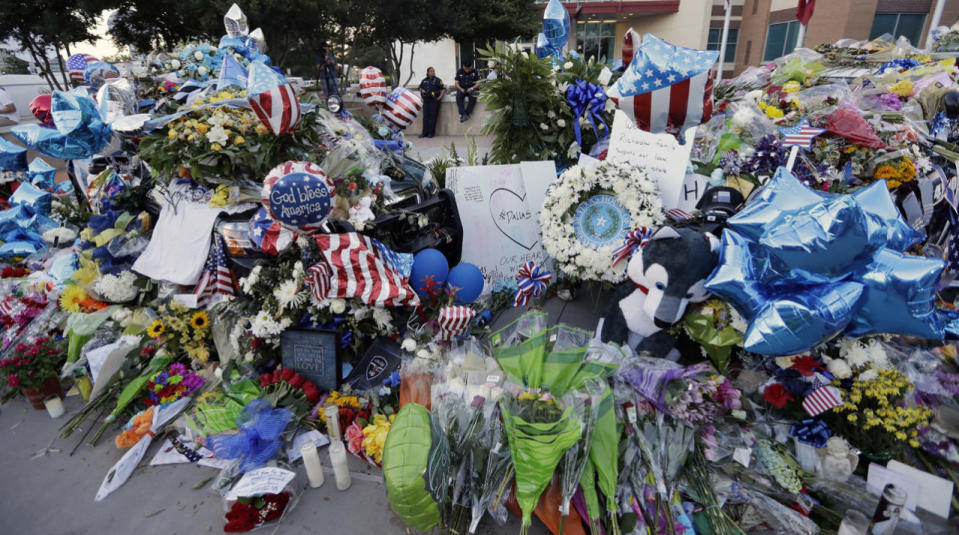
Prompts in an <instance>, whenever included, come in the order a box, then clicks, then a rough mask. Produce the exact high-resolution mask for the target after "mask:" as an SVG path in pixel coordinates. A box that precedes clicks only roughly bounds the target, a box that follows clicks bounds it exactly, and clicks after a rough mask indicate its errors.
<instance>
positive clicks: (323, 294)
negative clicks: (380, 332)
mask: <svg viewBox="0 0 959 535" xmlns="http://www.w3.org/2000/svg"><path fill="white" fill-rule="evenodd" d="M374 242H375V240H372V239H371V238H369V237H368V236H364V235H362V234H359V233H357V232H348V233H343V234H320V235H318V236H316V243H317V245H319V247H320V251H322V253H323V259H322V260H320V262H318V263H317V264H316V265H314V266H312V267H311V268H310V269H308V270H307V274H306V281H305V285H306V286H307V287H308V288H310V290H311V291H312V292H313V297H314V298H315V299H316V300H317V301H319V302H322V301H324V300H326V299H332V298H340V299H353V298H355V299H359V300H360V301H362V302H364V303H366V304H368V305H380V306H414V305H418V304H419V297H418V296H417V295H416V292H414V291H413V288H412V287H410V285H409V283H408V282H407V281H406V280H405V279H404V278H403V277H402V276H401V275H400V274H399V273H398V272H397V270H396V269H395V268H394V267H393V265H392V263H391V262H390V261H389V260H387V258H388V257H389V256H390V255H389V252H388V251H389V248H388V247H386V246H385V245H383V244H382V243H379V242H375V243H374Z"/></svg>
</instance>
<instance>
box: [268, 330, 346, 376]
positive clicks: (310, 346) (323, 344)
mask: <svg viewBox="0 0 959 535" xmlns="http://www.w3.org/2000/svg"><path fill="white" fill-rule="evenodd" d="M280 352H281V353H282V356H283V367H284V368H290V369H291V370H293V371H294V372H296V373H298V374H300V375H302V376H303V377H306V378H307V379H309V380H310V381H312V382H313V384H315V385H316V386H317V387H319V388H320V389H322V390H335V389H336V387H337V386H338V381H339V378H340V367H339V361H338V360H337V358H336V332H335V331H332V330H329V331H328V330H293V329H287V330H285V331H283V334H282V335H281V336H280Z"/></svg>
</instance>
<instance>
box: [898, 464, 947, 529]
mask: <svg viewBox="0 0 959 535" xmlns="http://www.w3.org/2000/svg"><path fill="white" fill-rule="evenodd" d="M886 468H887V469H889V470H890V471H892V472H895V473H897V474H901V475H903V476H906V477H908V478H910V479H912V480H913V481H915V482H916V483H918V484H919V498H918V499H917V500H916V504H917V505H918V506H919V507H921V508H922V509H925V510H926V511H929V512H930V513H932V514H934V515H937V516H940V517H942V518H949V506H950V505H951V501H950V500H951V498H952V487H953V484H952V481H949V480H948V479H944V478H941V477H939V476H937V475H934V474H930V473H929V472H925V471H922V470H919V469H916V468H913V467H911V466H908V465H905V464H902V463H901V462H899V461H889V464H887V465H886Z"/></svg>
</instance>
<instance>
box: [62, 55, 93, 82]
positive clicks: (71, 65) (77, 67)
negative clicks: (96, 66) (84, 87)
mask: <svg viewBox="0 0 959 535" xmlns="http://www.w3.org/2000/svg"><path fill="white" fill-rule="evenodd" d="M97 61H100V60H99V59H98V58H96V57H94V56H91V55H90V54H74V55H72V56H70V57H69V58H67V73H69V74H70V79H71V80H73V81H74V82H77V83H79V84H82V83H83V73H84V72H85V71H86V70H87V65H89V64H90V63H94V62H97Z"/></svg>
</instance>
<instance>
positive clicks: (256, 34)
mask: <svg viewBox="0 0 959 535" xmlns="http://www.w3.org/2000/svg"><path fill="white" fill-rule="evenodd" d="M250 39H252V40H253V44H255V45H256V49H257V50H259V51H260V54H263V53H265V52H266V37H264V36H263V30H261V29H260V28H257V29H255V30H253V31H252V32H250Z"/></svg>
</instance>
